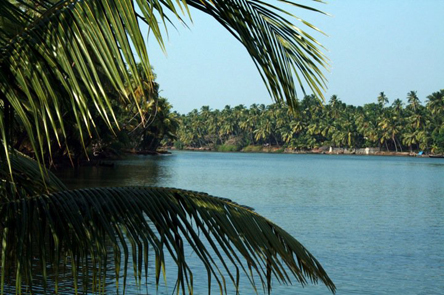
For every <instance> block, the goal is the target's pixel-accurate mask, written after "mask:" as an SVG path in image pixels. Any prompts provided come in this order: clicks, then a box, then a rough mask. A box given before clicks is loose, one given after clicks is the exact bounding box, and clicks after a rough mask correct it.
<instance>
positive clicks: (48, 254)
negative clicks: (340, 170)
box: [0, 187, 335, 294]
mask: <svg viewBox="0 0 444 295" xmlns="http://www.w3.org/2000/svg"><path fill="white" fill-rule="evenodd" d="M0 224H1V237H2V246H1V257H2V270H3V271H2V282H4V280H5V278H7V277H8V276H9V275H12V277H14V276H15V280H16V281H21V282H23V283H24V284H26V285H28V286H32V278H33V274H34V273H36V272H40V273H42V274H43V275H44V276H46V273H47V271H48V269H49V268H50V266H51V268H52V269H55V270H57V271H58V270H59V269H60V268H61V267H63V266H64V265H66V264H68V265H69V264H71V265H72V264H74V263H77V265H75V266H74V265H72V268H71V269H72V276H73V278H74V280H75V286H76V290H78V289H77V288H79V286H81V284H82V282H83V281H84V278H83V277H82V276H85V275H86V276H92V274H91V273H88V272H86V271H85V270H86V269H90V270H92V272H93V276H94V277H97V278H98V279H97V280H98V281H99V283H98V284H99V285H100V284H101V282H100V280H101V279H103V276H101V274H103V273H106V269H103V267H104V265H103V263H104V262H105V261H107V258H108V256H110V254H109V253H108V250H107V249H112V252H113V253H112V256H113V257H114V258H115V264H116V269H117V270H116V272H117V273H116V276H117V277H119V275H120V273H119V269H120V268H122V271H123V273H124V274H126V273H127V271H128V260H129V259H130V258H132V263H133V266H134V269H135V272H134V273H135V275H136V278H135V279H136V281H140V280H141V279H142V277H143V273H144V272H145V275H147V274H146V272H147V268H148V249H153V251H154V253H155V259H156V261H155V265H157V266H158V267H157V268H156V272H155V274H154V275H155V276H156V281H157V282H158V281H159V277H160V276H161V270H162V268H163V267H164V262H165V255H166V254H165V253H164V251H168V252H169V254H170V255H171V257H172V259H173V260H174V262H175V263H176V264H177V267H178V275H177V278H176V280H177V286H178V288H179V290H180V291H181V292H182V293H183V294H185V293H191V292H192V285H193V279H192V278H193V274H192V272H191V269H190V266H189V264H188V261H187V259H186V255H185V248H186V246H185V244H188V245H189V247H190V248H191V250H192V251H193V252H194V253H195V255H197V257H198V258H199V259H200V260H201V262H202V264H203V265H204V266H205V268H206V269H207V272H208V276H209V277H214V278H215V279H216V281H217V283H218V285H219V288H220V289H221V291H225V290H226V285H225V279H224V277H223V275H222V273H224V272H225V273H226V276H227V277H229V279H230V280H231V282H232V283H233V284H234V285H235V286H237V285H238V284H239V282H238V278H239V276H240V272H242V271H243V272H244V273H245V274H246V276H247V277H249V279H250V280H251V281H252V282H253V278H252V277H251V274H250V270H251V271H253V272H254V273H255V274H256V276H258V277H259V278H260V281H261V282H262V285H263V287H264V288H265V289H268V290H270V288H271V278H272V276H274V277H276V278H277V279H278V281H280V282H281V283H291V281H293V280H296V281H298V282H300V283H301V284H303V285H305V284H306V283H307V281H311V282H318V281H321V282H323V283H324V284H325V285H326V286H327V287H328V288H329V289H330V290H331V291H333V292H334V290H335V286H334V284H333V283H332V282H331V280H330V279H329V277H328V276H327V274H326V273H325V271H324V270H323V268H322V266H321V265H320V264H319V262H318V261H317V260H316V259H315V258H314V257H313V256H312V255H311V254H310V253H309V252H308V251H307V250H306V249H305V248H304V247H303V246H302V245H301V244H300V243H299V242H298V241H297V240H296V239H294V238H292V237H291V236H290V235H289V234H288V233H286V232H285V231H284V230H282V229H281V228H280V227H278V226H276V225H275V224H273V223H272V222H270V221H268V220H267V219H265V218H263V217H261V216H259V215H258V214H256V213H254V212H253V211H251V210H250V209H249V208H246V207H243V206H240V205H238V204H236V203H233V202H231V201H230V200H227V199H221V198H216V197H212V196H209V195H207V194H204V193H198V192H191V191H184V190H179V189H171V188H156V187H119V188H95V189H82V190H73V191H62V192H59V193H54V194H50V195H41V196H36V197H33V198H29V199H21V200H18V201H11V202H5V203H3V204H1V205H0ZM217 245H219V246H217ZM210 250H211V251H212V252H213V253H210ZM35 256H37V257H38V258H39V259H41V261H43V263H41V264H40V266H36V265H32V264H30V263H29V261H30V259H31V260H32V257H35ZM63 257H70V258H69V259H62V258H63ZM88 257H89V258H90V259H87V258H88ZM121 258H122V259H121ZM217 260H219V262H216V261H217ZM224 261H225V262H224ZM233 265H236V266H238V267H240V269H239V268H233ZM38 268H40V269H38ZM46 279H47V278H46V277H44V281H46ZM209 284H210V283H209ZM123 288H125V286H123ZM209 288H210V286H209ZM47 291H48V292H52V291H53V290H47Z"/></svg>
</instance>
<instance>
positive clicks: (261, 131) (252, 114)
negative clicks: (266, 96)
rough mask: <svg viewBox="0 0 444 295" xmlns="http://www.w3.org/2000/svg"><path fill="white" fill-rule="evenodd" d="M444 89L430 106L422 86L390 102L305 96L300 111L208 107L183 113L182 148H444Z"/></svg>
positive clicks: (385, 99)
mask: <svg viewBox="0 0 444 295" xmlns="http://www.w3.org/2000/svg"><path fill="white" fill-rule="evenodd" d="M443 115H444V90H440V91H437V92H434V93H432V94H430V95H429V96H427V98H426V100H425V105H424V104H422V103H421V101H420V99H419V98H418V96H417V93H416V91H410V92H409V93H408V94H407V103H406V104H404V102H403V101H402V100H400V99H396V100H394V101H393V102H392V103H391V104H389V99H388V97H387V96H386V95H385V93H384V92H381V93H380V94H379V96H378V97H377V102H375V103H369V104H365V105H364V106H353V105H347V104H345V103H344V102H342V101H341V100H340V99H339V97H338V96H336V95H333V96H332V97H331V98H330V100H329V102H328V103H327V104H325V105H323V104H321V103H319V100H317V99H316V98H315V97H314V96H305V97H304V98H303V99H302V100H301V101H300V102H299V106H298V110H296V111H295V112H293V111H291V110H290V108H288V107H287V106H286V105H281V104H271V105H268V106H265V105H263V104H261V105H258V104H253V105H251V107H250V108H246V107H245V106H244V105H238V106H236V107H234V108H231V107H230V106H226V107H225V108H224V109H222V110H211V109H210V108H209V107H208V106H203V107H202V108H201V109H200V111H198V110H196V109H195V110H193V111H191V112H190V113H188V114H187V115H180V117H179V119H180V128H179V130H178V134H177V140H176V142H175V145H176V147H179V148H180V147H183V146H188V147H193V148H200V147H210V148H212V147H216V146H218V145H223V144H227V143H228V144H234V145H237V146H238V147H239V148H241V147H244V146H247V145H276V146H281V147H288V148H294V149H299V150H306V149H313V148H319V147H322V146H333V147H343V148H364V147H379V148H380V149H382V150H387V151H396V152H401V151H406V150H409V151H410V152H412V151H418V150H423V151H427V152H431V153H442V152H444V116H443Z"/></svg>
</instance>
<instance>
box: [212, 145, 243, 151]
mask: <svg viewBox="0 0 444 295" xmlns="http://www.w3.org/2000/svg"><path fill="white" fill-rule="evenodd" d="M241 148H242V147H240V146H237V145H231V144H222V145H218V146H217V147H216V150H217V151H218V152H238V151H240V150H241Z"/></svg>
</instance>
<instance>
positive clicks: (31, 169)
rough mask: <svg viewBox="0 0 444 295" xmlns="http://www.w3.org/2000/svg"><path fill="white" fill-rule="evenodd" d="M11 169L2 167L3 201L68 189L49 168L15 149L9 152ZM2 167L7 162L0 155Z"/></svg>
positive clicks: (0, 191) (0, 171)
mask: <svg viewBox="0 0 444 295" xmlns="http://www.w3.org/2000/svg"><path fill="white" fill-rule="evenodd" d="M8 158H9V159H10V162H11V171H9V170H7V169H0V179H2V182H1V184H0V194H1V196H2V197H1V198H0V199H1V201H2V202H3V201H10V200H14V199H19V198H29V197H32V196H35V195H40V194H42V193H52V192H56V191H61V190H66V189H67V188H66V186H65V185H64V184H63V183H62V182H61V181H60V180H59V179H58V178H57V177H56V176H55V175H54V174H53V173H52V172H51V171H49V170H46V169H44V168H43V167H42V166H41V165H39V164H38V163H37V162H36V161H35V160H33V159H31V158H30V157H28V156H26V155H24V154H22V153H20V152H18V151H14V152H13V153H8ZM0 165H1V167H2V168H3V167H7V163H6V161H5V160H3V158H1V157H0Z"/></svg>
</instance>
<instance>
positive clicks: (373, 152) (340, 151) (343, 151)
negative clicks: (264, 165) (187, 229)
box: [167, 146, 444, 158]
mask: <svg viewBox="0 0 444 295" xmlns="http://www.w3.org/2000/svg"><path fill="white" fill-rule="evenodd" d="M254 147H255V149H253V150H252V149H251V148H250V149H246V148H242V149H240V150H237V151H218V150H216V149H214V148H211V147H200V148H193V147H184V148H183V149H176V148H175V147H168V148H167V150H169V151H175V150H178V151H191V152H193V151H194V152H215V153H226V152H229V153H253V154H255V153H261V154H262V153H272V154H313V155H356V156H383V157H417V158H444V155H441V154H422V155H419V154H418V153H417V152H409V151H407V152H404V151H403V152H395V151H380V150H379V148H361V149H347V148H325V147H324V148H317V149H311V150H296V149H290V148H283V147H277V146H269V147H259V146H254ZM247 148H248V147H247ZM245 149H246V150H245Z"/></svg>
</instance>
